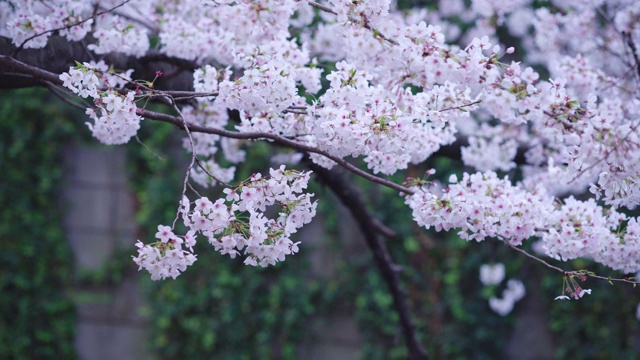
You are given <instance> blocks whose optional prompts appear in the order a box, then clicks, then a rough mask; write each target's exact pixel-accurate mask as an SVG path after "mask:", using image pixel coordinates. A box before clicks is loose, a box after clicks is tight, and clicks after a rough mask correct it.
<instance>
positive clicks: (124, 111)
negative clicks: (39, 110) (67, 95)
mask: <svg viewBox="0 0 640 360" xmlns="http://www.w3.org/2000/svg"><path fill="white" fill-rule="evenodd" d="M132 72H133V70H128V71H127V72H125V73H122V74H114V73H111V72H110V70H109V68H108V67H107V65H106V64H105V63H104V62H103V61H100V62H99V63H94V62H91V63H83V64H78V66H76V67H72V68H71V69H69V72H65V73H62V74H60V80H62V81H63V86H65V87H66V88H68V89H69V90H71V91H72V92H74V93H75V94H78V96H80V97H83V98H87V97H91V98H92V99H93V103H94V105H95V107H94V108H87V111H86V114H87V115H89V117H90V118H91V119H93V124H91V123H87V126H88V127H89V129H90V130H91V132H92V134H93V136H94V137H95V138H97V139H98V140H100V142H102V143H103V144H110V145H111V144H124V143H126V142H128V141H129V139H131V137H133V136H135V135H136V133H137V132H138V129H139V128H140V120H141V117H140V116H139V115H138V114H137V113H136V111H137V106H136V104H135V102H134V93H133V92H131V91H128V92H126V95H122V94H121V93H120V92H119V89H122V88H123V87H124V85H125V84H127V83H128V82H130V81H131V73H132Z"/></svg>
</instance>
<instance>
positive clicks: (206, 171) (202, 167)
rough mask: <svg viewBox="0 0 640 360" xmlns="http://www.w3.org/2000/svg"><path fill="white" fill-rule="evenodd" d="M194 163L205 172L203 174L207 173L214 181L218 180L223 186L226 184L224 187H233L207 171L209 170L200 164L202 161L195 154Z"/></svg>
mask: <svg viewBox="0 0 640 360" xmlns="http://www.w3.org/2000/svg"><path fill="white" fill-rule="evenodd" d="M196 164H197V165H198V167H199V168H200V169H202V171H204V172H205V174H207V175H208V176H209V177H210V178H212V179H213V180H215V181H217V182H219V183H220V184H223V185H224V186H226V187H233V185H231V184H228V183H226V182H224V181H222V180H220V179H218V178H217V177H216V176H214V175H213V174H212V173H211V172H209V170H207V168H206V167H205V166H204V165H202V161H200V159H198V157H197V156H196Z"/></svg>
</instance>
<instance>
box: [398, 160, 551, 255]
mask: <svg viewBox="0 0 640 360" xmlns="http://www.w3.org/2000/svg"><path fill="white" fill-rule="evenodd" d="M450 182H451V184H450V185H449V187H448V188H446V189H444V190H443V191H442V193H441V194H437V193H435V191H432V190H436V189H435V188H434V187H433V186H431V187H427V188H426V189H418V188H416V193H415V194H414V195H411V196H407V198H406V203H407V205H409V207H410V208H411V209H412V210H413V217H414V219H415V221H416V222H417V223H418V224H419V225H421V226H424V227H425V228H427V229H429V228H431V227H434V228H435V230H436V231H441V230H444V231H449V230H451V229H456V228H459V229H460V231H459V232H458V235H460V237H461V238H463V239H466V240H476V241H482V240H485V239H486V238H490V237H493V238H499V239H502V240H504V241H505V242H507V243H509V244H511V245H520V244H521V243H522V241H523V240H525V239H528V238H530V237H532V236H534V235H536V234H537V232H538V229H543V228H545V226H546V225H547V224H546V221H547V219H546V214H547V213H549V212H551V211H553V209H554V208H553V204H552V202H553V198H552V197H550V196H547V195H546V193H545V192H544V189H542V188H538V189H534V190H531V191H524V189H522V188H521V187H519V186H513V185H512V184H511V182H510V181H509V179H508V178H504V179H500V178H498V176H497V175H496V173H494V172H486V173H475V174H472V175H469V174H467V173H465V174H464V175H463V178H462V180H461V181H459V182H458V181H457V177H456V176H455V175H452V176H451V179H450Z"/></svg>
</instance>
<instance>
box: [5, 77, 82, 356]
mask: <svg viewBox="0 0 640 360" xmlns="http://www.w3.org/2000/svg"><path fill="white" fill-rule="evenodd" d="M48 100H50V99H49V95H46V93H45V92H44V90H42V89H27V90H20V91H12V92H5V91H2V92H0V171H1V175H0V204H2V207H1V208H0V248H1V249H2V251H0V317H1V320H0V359H73V358H74V357H75V351H74V348H73V336H74V321H75V311H74V306H73V303H72V301H71V300H70V298H69V296H68V294H67V291H69V290H70V286H71V284H72V279H73V276H72V275H73V269H72V266H73V261H72V260H71V259H72V254H71V251H70V249H69V246H68V245H67V243H66V240H65V236H64V233H63V231H62V227H61V224H62V214H63V212H62V211H61V208H60V206H59V203H58V196H59V193H60V188H61V184H60V179H61V176H62V173H61V172H62V168H61V166H60V164H61V163H62V144H63V143H64V142H65V141H66V140H67V139H68V138H69V136H70V134H71V133H72V130H73V122H72V121H70V119H69V114H68V113H65V111H63V110H61V108H60V107H59V106H58V105H57V104H56V101H48Z"/></svg>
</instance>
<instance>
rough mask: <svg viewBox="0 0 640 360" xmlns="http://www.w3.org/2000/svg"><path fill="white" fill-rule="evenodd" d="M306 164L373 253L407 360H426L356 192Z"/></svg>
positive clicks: (332, 173) (388, 258)
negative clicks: (346, 212) (352, 220)
mask: <svg viewBox="0 0 640 360" xmlns="http://www.w3.org/2000/svg"><path fill="white" fill-rule="evenodd" d="M307 164H308V166H309V167H310V168H311V170H313V172H314V173H315V174H316V175H317V176H318V178H319V179H320V181H321V182H322V183H324V184H326V185H327V186H328V187H329V188H330V189H331V190H332V191H333V193H334V194H336V196H337V197H338V198H339V199H340V201H341V202H342V204H343V205H345V206H346V207H347V208H348V209H349V211H350V212H351V215H353V217H354V218H355V220H356V222H357V223H358V227H359V228H360V231H361V232H362V234H363V235H364V238H365V240H366V242H367V246H368V247H369V249H370V250H371V252H372V253H373V257H374V259H375V263H376V266H377V267H378V269H379V270H380V272H381V274H382V277H383V278H384V280H385V282H386V284H387V287H388V288H389V291H390V292H391V296H392V297H393V305H394V307H395V309H396V312H397V313H398V317H399V319H400V327H401V328H402V333H403V335H404V339H405V344H406V347H407V350H408V352H409V355H408V357H407V359H415V360H418V359H427V358H428V355H427V351H426V350H425V348H424V347H423V346H422V343H421V342H420V339H419V338H418V332H417V329H416V325H415V323H414V322H413V319H412V317H411V311H410V309H409V302H408V300H407V295H406V293H405V291H404V290H403V289H402V286H401V284H400V275H399V274H398V271H397V269H398V266H397V265H395V264H394V263H393V260H392V259H391V255H390V254H389V251H388V249H387V247H386V245H385V243H384V242H383V241H382V240H381V239H380V237H379V236H378V231H376V228H377V226H376V220H375V219H374V218H373V217H372V216H371V214H370V213H369V211H368V210H367V208H366V206H365V204H364V202H363V201H362V198H361V197H360V194H359V193H358V191H357V190H356V189H355V187H354V186H353V185H352V184H351V183H349V182H348V181H347V180H346V179H345V177H344V176H343V175H342V174H340V173H339V172H338V171H336V170H327V169H325V168H323V167H321V166H318V165H316V164H314V163H312V162H311V161H307Z"/></svg>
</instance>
